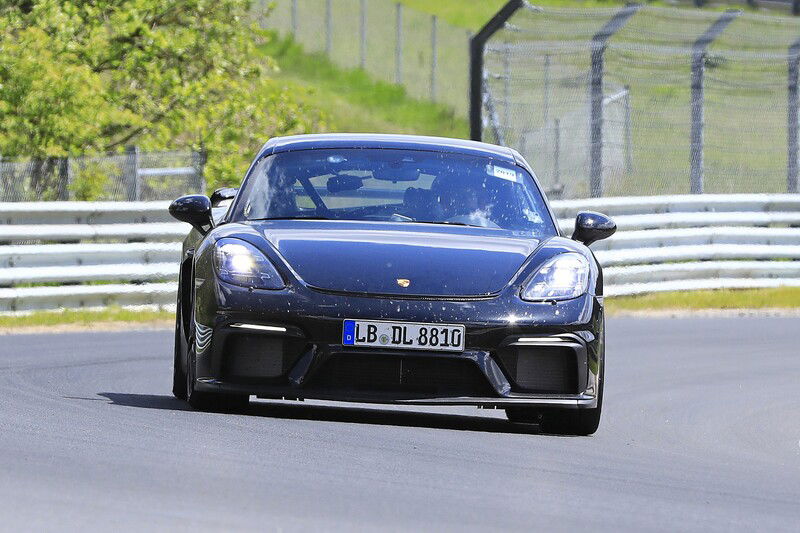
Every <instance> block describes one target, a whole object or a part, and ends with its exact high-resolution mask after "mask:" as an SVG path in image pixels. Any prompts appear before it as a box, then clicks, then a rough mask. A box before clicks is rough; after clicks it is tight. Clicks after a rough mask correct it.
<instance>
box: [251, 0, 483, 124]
mask: <svg viewBox="0 0 800 533" xmlns="http://www.w3.org/2000/svg"><path fill="white" fill-rule="evenodd" d="M270 6H272V10H271V11H270ZM255 13H256V14H257V15H258V16H259V20H260V23H261V26H262V27H263V28H267V29H272V30H275V31H277V32H279V33H280V34H283V35H292V36H293V37H294V39H295V40H296V41H297V42H298V43H300V44H301V45H303V47H304V48H305V50H306V51H308V52H323V53H325V54H326V55H327V56H328V57H329V58H330V59H331V61H333V62H334V63H335V64H337V65H339V66H341V67H344V68H362V69H364V70H365V71H366V72H368V73H369V74H370V75H371V76H373V77H374V78H375V79H378V80H381V81H385V82H388V83H397V84H399V85H402V86H403V87H405V89H406V91H407V92H408V94H409V95H411V96H413V97H415V98H419V99H425V100H431V101H434V102H439V103H441V104H444V105H447V106H449V107H451V108H452V109H453V110H454V111H455V112H456V113H458V114H460V115H461V116H466V113H467V109H468V101H469V100H468V95H469V76H468V70H467V67H468V65H469V39H470V37H471V33H470V32H469V31H468V30H466V29H464V28H457V27H455V26H451V25H449V24H447V23H445V22H442V21H441V20H439V19H438V18H437V17H436V16H434V15H428V14H426V13H421V12H419V11H416V10H413V9H409V8H406V7H404V6H403V5H402V4H397V3H394V2H391V1H390V0H261V1H259V2H257V3H256V6H255Z"/></svg>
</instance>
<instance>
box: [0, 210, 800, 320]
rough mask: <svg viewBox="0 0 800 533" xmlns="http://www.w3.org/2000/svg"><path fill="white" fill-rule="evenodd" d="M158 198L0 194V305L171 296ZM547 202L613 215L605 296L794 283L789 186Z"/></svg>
mask: <svg viewBox="0 0 800 533" xmlns="http://www.w3.org/2000/svg"><path fill="white" fill-rule="evenodd" d="M167 206H168V203H167V202H137V203H129V202H94V203H92V202H48V203H44V202H42V203H0V312H3V311H24V310H34V309H55V308H60V307H98V306H104V305H110V304H115V305H123V306H124V305H142V304H154V305H170V304H173V303H174V300H175V290H176V285H175V279H176V277H177V272H178V260H179V257H180V240H181V239H182V237H183V236H184V235H185V234H186V233H187V231H188V226H187V225H186V224H183V223H177V222H174V221H171V219H170V218H169V215H168V214H167ZM553 209H554V211H555V213H556V216H557V217H558V218H559V225H560V226H561V228H562V231H563V232H564V234H566V235H569V234H570V233H571V231H572V224H573V219H574V216H575V214H576V213H577V212H578V211H582V210H592V211H600V212H604V213H606V214H609V215H611V216H613V217H614V219H615V220H616V222H617V225H618V226H619V228H620V230H619V232H618V233H617V234H616V235H614V236H613V237H612V238H610V239H608V240H605V241H601V242H598V243H595V244H593V245H592V249H593V250H594V251H595V253H596V255H597V258H598V260H599V261H600V262H601V263H602V264H603V265H604V266H605V270H604V272H605V293H606V295H609V296H615V295H624V294H637V293H645V292H655V291H666V290H696V289H714V288H748V287H776V286H800V195H792V194H771V195H766V194H765V195H761V194H742V195H692V196H661V197H631V198H598V199H590V200H567V201H556V202H553ZM53 282H56V283H59V284H60V285H58V286H51V284H52V283H53ZM98 282H101V283H99V284H98ZM31 285H33V286H31Z"/></svg>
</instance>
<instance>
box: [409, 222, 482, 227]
mask: <svg viewBox="0 0 800 533" xmlns="http://www.w3.org/2000/svg"><path fill="white" fill-rule="evenodd" d="M414 222H415V223H417V224H444V225H446V226H469V227H471V228H482V227H483V226H478V225H476V224H467V223H466V222H450V221H447V220H414Z"/></svg>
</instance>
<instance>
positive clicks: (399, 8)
mask: <svg viewBox="0 0 800 533" xmlns="http://www.w3.org/2000/svg"><path fill="white" fill-rule="evenodd" d="M394 6H395V18H394V20H395V31H394V82H395V83H396V84H397V85H402V84H403V4H401V3H399V2H398V3H397V4H395V5H394Z"/></svg>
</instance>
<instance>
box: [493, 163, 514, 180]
mask: <svg viewBox="0 0 800 533" xmlns="http://www.w3.org/2000/svg"><path fill="white" fill-rule="evenodd" d="M487 170H488V171H489V174H490V175H492V176H494V177H495V178H500V179H503V180H508V181H513V182H515V183H516V181H517V173H516V171H514V170H511V169H510V168H502V167H496V166H494V165H489V168H488V169H487Z"/></svg>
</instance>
